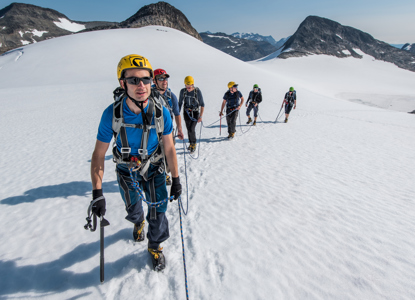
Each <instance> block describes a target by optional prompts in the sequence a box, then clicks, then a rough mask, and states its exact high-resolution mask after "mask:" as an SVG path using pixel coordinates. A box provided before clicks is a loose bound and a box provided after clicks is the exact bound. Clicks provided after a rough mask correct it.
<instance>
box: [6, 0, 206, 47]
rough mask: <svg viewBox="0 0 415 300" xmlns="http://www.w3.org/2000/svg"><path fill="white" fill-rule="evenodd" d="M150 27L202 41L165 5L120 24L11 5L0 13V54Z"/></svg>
mask: <svg viewBox="0 0 415 300" xmlns="http://www.w3.org/2000/svg"><path fill="white" fill-rule="evenodd" d="M148 25H161V26H165V27H170V28H175V29H178V30H180V31H183V32H185V33H187V34H189V35H191V36H193V37H195V38H197V39H199V40H202V38H201V37H200V35H199V34H198V32H197V31H196V30H195V29H194V28H193V27H192V25H191V24H190V22H189V20H188V19H187V18H186V16H185V15H184V14H183V13H182V12H181V11H180V10H178V9H176V8H175V7H173V6H171V5H170V4H168V3H166V2H158V3H156V4H150V5H146V6H143V7H142V8H141V9H140V10H138V12H137V13H135V14H134V15H133V16H131V17H130V18H128V19H127V20H125V21H123V22H121V23H118V22H104V21H92V22H80V21H72V20H70V19H69V18H68V17H67V16H65V15H64V14H62V13H60V12H58V11H56V10H53V9H49V8H42V7H39V6H35V5H31V4H23V3H12V4H10V5H9V6H7V7H5V8H3V9H2V10H0V53H4V52H6V51H8V50H11V49H14V48H18V47H21V46H23V45H27V44H31V43H36V42H40V41H43V40H46V39H50V38H54V37H59V36H63V35H68V34H72V33H74V32H84V31H94V30H103V29H116V28H138V27H144V26H148Z"/></svg>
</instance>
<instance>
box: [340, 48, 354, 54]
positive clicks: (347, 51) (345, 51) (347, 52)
mask: <svg viewBox="0 0 415 300" xmlns="http://www.w3.org/2000/svg"><path fill="white" fill-rule="evenodd" d="M342 52H343V53H344V54H346V55H352V54H351V53H350V51H349V50H347V49H345V50H342Z"/></svg>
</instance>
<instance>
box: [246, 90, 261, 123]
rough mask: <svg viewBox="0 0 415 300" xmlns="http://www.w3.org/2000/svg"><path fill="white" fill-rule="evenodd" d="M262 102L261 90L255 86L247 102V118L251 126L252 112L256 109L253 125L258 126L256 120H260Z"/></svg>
mask: <svg viewBox="0 0 415 300" xmlns="http://www.w3.org/2000/svg"><path fill="white" fill-rule="evenodd" d="M261 102H262V94H261V89H260V88H259V87H258V85H257V84H254V89H253V90H252V91H251V92H250V93H249V97H248V100H246V107H247V109H246V116H247V117H248V122H246V124H249V123H251V122H252V119H251V110H252V109H254V123H252V125H254V126H255V125H256V119H257V118H258V109H259V107H258V104H259V103H261Z"/></svg>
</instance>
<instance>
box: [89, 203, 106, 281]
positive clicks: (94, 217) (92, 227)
mask: <svg viewBox="0 0 415 300" xmlns="http://www.w3.org/2000/svg"><path fill="white" fill-rule="evenodd" d="M98 200H101V199H99V198H98V199H95V200H94V201H91V204H90V205H89V207H88V212H87V214H88V216H87V217H86V221H87V223H86V225H85V226H84V228H85V229H86V230H88V229H89V230H91V232H94V231H95V230H96V229H97V215H96V214H93V213H92V205H94V204H95V202H97V201H98ZM91 217H92V220H91ZM91 221H92V222H93V225H91ZM108 225H110V222H108V221H107V220H106V219H104V217H103V216H101V217H100V222H99V226H100V241H99V243H100V250H99V252H100V253H99V254H100V262H99V279H100V281H101V283H103V282H104V227H105V226H108Z"/></svg>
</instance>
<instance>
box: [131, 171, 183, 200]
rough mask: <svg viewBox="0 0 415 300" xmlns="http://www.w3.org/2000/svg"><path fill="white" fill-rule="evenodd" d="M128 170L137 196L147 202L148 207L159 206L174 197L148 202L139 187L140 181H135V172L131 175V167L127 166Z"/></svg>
mask: <svg viewBox="0 0 415 300" xmlns="http://www.w3.org/2000/svg"><path fill="white" fill-rule="evenodd" d="M128 170H129V171H130V177H131V185H132V186H133V188H134V189H135V190H136V191H137V193H138V197H139V198H140V199H141V201H143V202H145V203H147V204H148V205H149V206H150V207H159V206H161V205H163V204H164V203H165V202H167V201H169V200H173V199H174V196H170V197H168V198H166V199H164V200H161V201H158V202H149V201H147V200H146V198H145V197H144V194H143V190H142V189H141V188H140V183H139V182H138V181H137V174H136V175H135V176H134V175H133V168H129V169H128ZM179 198H180V197H179Z"/></svg>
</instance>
